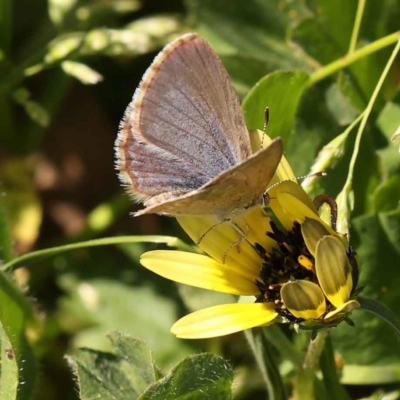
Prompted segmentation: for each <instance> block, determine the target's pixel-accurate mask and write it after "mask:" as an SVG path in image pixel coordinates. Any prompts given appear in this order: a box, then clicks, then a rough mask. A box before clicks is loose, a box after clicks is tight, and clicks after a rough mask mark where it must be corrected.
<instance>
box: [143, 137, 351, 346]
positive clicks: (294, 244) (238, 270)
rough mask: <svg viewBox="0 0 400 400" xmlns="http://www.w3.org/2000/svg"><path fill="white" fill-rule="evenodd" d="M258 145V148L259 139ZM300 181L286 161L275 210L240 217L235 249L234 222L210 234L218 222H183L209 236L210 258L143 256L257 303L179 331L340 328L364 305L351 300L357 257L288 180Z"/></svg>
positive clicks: (210, 313) (218, 310) (212, 310)
mask: <svg viewBox="0 0 400 400" xmlns="http://www.w3.org/2000/svg"><path fill="white" fill-rule="evenodd" d="M252 140H253V146H254V148H255V149H257V148H259V146H260V145H259V137H258V136H257V135H253V136H252ZM267 142H268V140H267ZM266 144H267V143H266ZM293 177H294V175H293V172H292V170H291V168H290V166H289V164H288V163H287V161H286V160H285V159H284V158H283V159H282V161H281V164H280V166H279V168H278V170H277V172H276V174H275V176H274V178H273V181H272V182H271V185H274V184H275V183H279V182H280V183H279V184H277V185H276V186H274V187H272V188H271V190H270V191H269V192H268V194H269V197H270V201H269V204H268V208H269V212H268V213H266V212H265V210H263V209H262V208H261V207H255V208H253V209H251V210H249V211H247V212H246V213H244V214H243V215H240V216H238V217H236V218H235V220H234V223H235V224H237V225H238V226H240V227H241V230H243V232H246V234H247V235H246V237H245V240H243V241H242V242H241V243H240V245H239V246H233V245H232V244H233V243H235V242H237V241H238V240H239V241H240V239H241V234H240V232H238V229H234V228H233V227H232V224H230V223H225V224H222V225H218V226H216V227H214V228H212V229H210V227H213V226H214V225H216V224H217V223H218V221H217V220H216V219H213V218H209V217H179V218H178V221H179V223H180V224H181V226H182V227H183V229H184V230H185V231H186V232H187V233H188V235H189V236H190V237H191V238H192V239H193V240H194V241H195V242H196V243H197V242H198V241H199V239H200V238H202V239H201V241H200V243H199V246H200V248H201V249H202V250H203V251H204V252H205V253H206V254H208V255H202V254H195V253H187V252H182V251H164V250H163V251H161V250H159V251H150V252H148V253H145V254H143V256H142V258H141V263H142V265H144V266H145V267H146V268H148V269H150V270H152V271H154V272H156V273H157V274H159V275H161V276H163V277H165V278H168V279H171V280H174V281H176V282H179V283H183V284H187V285H191V286H195V287H199V288H203V289H208V290H214V291H219V292H223V293H229V294H233V295H239V296H252V298H253V300H252V302H251V303H234V304H223V305H218V306H214V307H209V308H206V309H203V310H200V311H196V312H194V313H192V314H189V315H187V316H185V317H183V318H181V319H180V320H179V321H177V322H176V323H175V324H174V325H173V326H172V328H171V332H172V333H174V334H175V335H176V336H178V337H181V338H191V339H196V338H210V337H216V336H222V335H227V334H230V333H234V332H238V331H241V330H245V329H249V328H253V327H256V326H261V325H268V324H271V323H275V322H283V323H293V324H295V327H296V328H297V329H309V330H318V329H325V328H326V327H329V326H333V325H336V324H337V323H339V322H340V321H341V320H343V319H344V318H345V317H346V315H347V314H348V313H349V312H350V311H352V310H353V309H355V308H357V307H359V304H358V302H357V301H356V300H354V299H352V295H353V293H354V289H355V286H356V283H357V272H358V268H357V263H356V261H355V258H354V253H353V252H352V250H351V248H350V247H349V246H348V244H347V240H346V239H345V238H344V237H343V236H342V235H340V234H338V233H337V232H335V231H334V230H333V229H332V228H331V226H330V225H329V224H327V223H326V222H324V221H323V220H322V219H321V218H320V217H319V215H318V212H317V210H316V209H315V207H314V204H313V202H312V201H311V199H310V198H309V197H308V195H307V194H306V193H305V192H304V190H303V189H302V188H301V186H300V185H298V184H297V183H295V182H294V181H291V180H289V179H292V178H293ZM209 229H210V230H209ZM208 230H209V231H208ZM207 231H208V232H207ZM205 232H207V233H206V234H205V235H204V233H205Z"/></svg>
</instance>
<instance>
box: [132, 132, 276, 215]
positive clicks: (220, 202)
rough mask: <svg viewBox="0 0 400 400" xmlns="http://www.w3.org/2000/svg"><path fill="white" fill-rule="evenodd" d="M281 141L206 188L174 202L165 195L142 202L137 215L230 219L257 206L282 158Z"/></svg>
mask: <svg viewBox="0 0 400 400" xmlns="http://www.w3.org/2000/svg"><path fill="white" fill-rule="evenodd" d="M282 152H283V144H282V140H281V139H280V138H277V139H275V140H273V141H272V142H271V144H270V145H269V146H268V147H267V148H265V149H263V150H260V151H259V152H257V153H255V154H254V155H252V156H251V157H250V158H248V159H247V160H246V161H244V162H243V163H241V164H239V165H237V166H235V167H233V168H231V169H230V170H228V171H225V172H223V173H222V174H220V175H219V176H217V177H216V178H214V179H213V180H211V181H210V182H208V183H207V184H206V185H204V186H202V187H201V188H199V189H197V190H193V191H192V192H189V193H186V194H185V195H183V196H180V197H177V198H171V196H170V195H169V194H168V193H166V194H163V195H161V196H156V197H154V198H152V199H150V200H148V201H147V202H145V206H146V208H145V209H144V210H141V211H139V212H138V213H136V215H142V214H151V213H156V214H168V215H214V216H217V217H218V218H220V219H225V218H230V217H231V216H232V215H233V214H236V213H238V212H240V211H242V210H244V209H247V208H249V207H252V206H254V205H256V204H259V203H260V201H261V197H262V194H263V193H264V191H265V190H266V189H267V187H268V183H269V182H270V181H271V179H272V177H273V175H274V173H275V171H276V169H277V167H278V165H279V162H280V160H281V157H282Z"/></svg>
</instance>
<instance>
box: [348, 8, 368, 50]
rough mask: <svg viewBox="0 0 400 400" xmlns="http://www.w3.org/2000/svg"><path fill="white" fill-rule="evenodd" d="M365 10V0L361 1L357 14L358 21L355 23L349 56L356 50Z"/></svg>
mask: <svg viewBox="0 0 400 400" xmlns="http://www.w3.org/2000/svg"><path fill="white" fill-rule="evenodd" d="M364 9H365V0H359V1H358V7H357V13H356V20H355V21H354V26H353V32H352V34H351V39H350V46H349V51H348V54H352V53H353V52H354V51H355V49H356V45H357V39H358V34H359V32H360V27H361V21H362V17H363V14H364Z"/></svg>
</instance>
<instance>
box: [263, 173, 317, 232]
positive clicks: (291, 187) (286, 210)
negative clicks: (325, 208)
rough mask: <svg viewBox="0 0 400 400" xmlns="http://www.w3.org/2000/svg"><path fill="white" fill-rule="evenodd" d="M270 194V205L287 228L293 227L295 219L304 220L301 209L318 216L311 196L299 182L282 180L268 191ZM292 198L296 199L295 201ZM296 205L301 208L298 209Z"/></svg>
mask: <svg viewBox="0 0 400 400" xmlns="http://www.w3.org/2000/svg"><path fill="white" fill-rule="evenodd" d="M268 195H269V197H270V202H269V206H270V207H271V209H272V211H273V212H274V214H275V215H276V217H277V218H278V219H279V221H280V222H281V224H282V225H283V226H284V227H285V228H286V229H287V230H289V229H291V228H292V226H293V222H294V221H297V222H302V216H303V214H302V212H301V210H302V209H303V208H304V209H306V210H307V213H311V215H313V216H314V217H318V214H317V210H316V209H315V207H314V205H313V203H312V201H311V199H310V197H309V196H308V195H307V193H306V192H305V191H304V190H303V188H302V187H301V186H300V185H299V184H298V183H297V182H294V181H283V182H280V183H279V184H278V185H276V186H275V187H274V188H272V189H271V190H270V191H269V192H268ZM292 198H293V199H295V200H296V201H295V202H294V203H293V202H292ZM296 207H298V208H300V209H299V210H297V208H296Z"/></svg>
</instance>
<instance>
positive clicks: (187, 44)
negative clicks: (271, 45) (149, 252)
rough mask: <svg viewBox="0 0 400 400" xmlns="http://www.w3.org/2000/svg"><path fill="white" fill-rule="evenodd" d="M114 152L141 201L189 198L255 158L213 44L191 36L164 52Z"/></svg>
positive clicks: (128, 113)
mask: <svg viewBox="0 0 400 400" xmlns="http://www.w3.org/2000/svg"><path fill="white" fill-rule="evenodd" d="M116 150H117V168H118V169H119V170H120V171H121V172H122V173H121V178H122V180H123V182H124V183H125V184H126V185H127V186H128V187H129V186H130V189H131V192H138V195H139V197H141V198H148V197H152V196H154V195H159V194H162V193H165V192H167V191H170V190H172V191H175V190H176V191H177V192H181V191H182V188H183V190H185V188H186V191H187V192H189V191H191V190H193V185H194V184H197V185H198V186H197V188H198V187H200V186H202V185H203V184H204V183H205V182H208V181H209V180H211V179H213V178H214V177H215V176H217V175H219V174H220V173H221V172H223V171H226V170H228V169H230V168H232V167H233V166H234V165H236V164H239V163H241V162H242V161H244V160H245V159H247V158H248V157H249V156H250V155H251V147H250V141H249V137H248V132H247V128H246V125H245V121H244V117H243V112H242V110H241V107H240V102H239V99H238V97H237V95H236V92H235V90H234V88H233V86H232V83H231V81H230V78H229V76H228V74H227V72H226V70H225V68H224V66H223V64H222V62H221V60H220V59H219V57H218V55H217V54H216V53H215V52H214V51H213V50H212V48H211V47H210V46H209V45H208V43H207V42H205V41H204V40H203V39H202V38H200V37H199V36H197V35H195V34H187V35H184V36H182V37H181V38H179V39H177V40H175V41H174V42H172V43H171V44H169V45H168V46H166V47H165V48H164V50H163V51H161V52H160V54H159V55H158V56H157V57H156V59H155V60H154V62H153V64H152V65H151V66H150V68H149V69H148V71H147V72H146V74H145V75H144V77H143V80H142V83H141V84H140V86H139V88H138V89H137V90H136V92H135V95H134V97H133V101H132V103H131V104H130V105H129V107H128V108H127V110H126V113H125V117H124V120H123V121H122V123H121V128H120V132H119V135H118V139H117V142H116ZM144 159H147V161H146V162H144V161H143V160H144ZM171 166H173V167H171ZM160 170H162V171H163V172H162V174H161V175H160V174H159V172H160ZM148 174H151V175H153V177H154V179H155V180H154V181H151V183H150V181H146V179H147V178H146V179H145V177H147V175H148ZM188 181H189V183H190V184H186V183H187V182H188ZM153 182H156V183H155V184H153Z"/></svg>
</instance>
